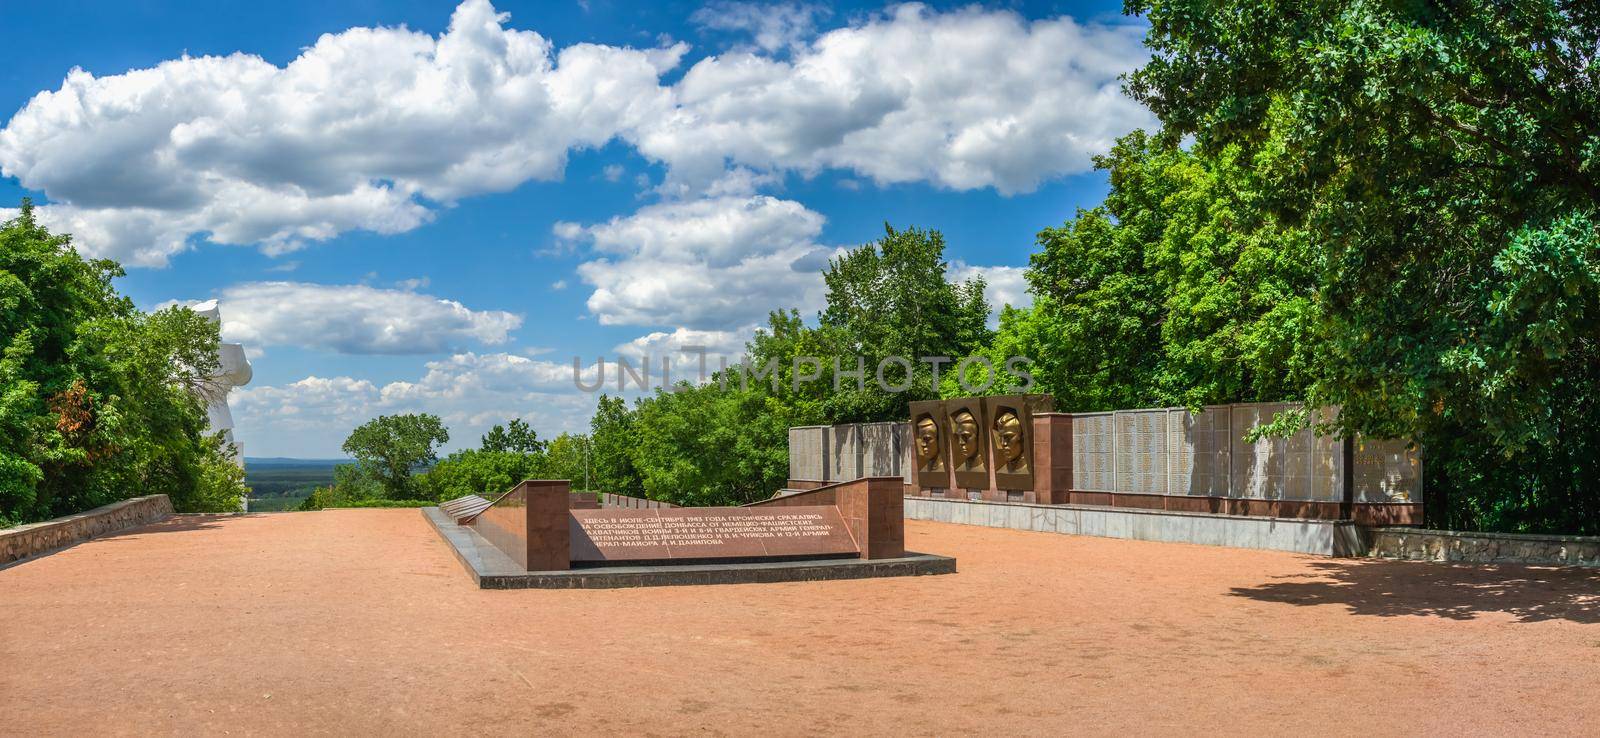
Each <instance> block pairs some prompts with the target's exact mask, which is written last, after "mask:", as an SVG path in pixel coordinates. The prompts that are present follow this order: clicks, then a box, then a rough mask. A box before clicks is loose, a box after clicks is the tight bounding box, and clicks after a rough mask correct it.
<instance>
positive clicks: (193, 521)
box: [0, 513, 249, 571]
mask: <svg viewBox="0 0 1600 738" xmlns="http://www.w3.org/2000/svg"><path fill="white" fill-rule="evenodd" d="M248 515H249V513H243V514H240V513H223V514H218V515H174V516H172V517H169V518H167V519H166V520H158V521H156V522H154V523H146V524H145V525H137V526H134V527H132V528H124V529H122V530H118V531H113V532H111V533H104V534H101V535H98V536H95V537H93V538H89V539H86V540H82V541H77V542H74V543H69V544H67V545H65V546H61V547H58V548H52V549H48V550H45V551H40V552H38V553H36V554H33V555H32V556H29V557H27V558H24V559H18V560H16V561H9V562H6V563H4V564H0V571H4V570H6V569H10V568H12V567H15V566H21V565H23V564H26V563H29V562H32V561H38V560H40V559H43V558H46V557H49V556H54V555H56V554H58V553H61V552H62V551H70V550H72V549H74V548H77V547H79V546H82V545H85V544H90V543H96V542H101V541H118V539H122V538H128V537H130V536H142V535H149V534H151V533H182V532H185V531H195V530H208V529H211V528H215V527H217V525H218V523H220V522H221V519H222V518H225V517H244V516H248Z"/></svg>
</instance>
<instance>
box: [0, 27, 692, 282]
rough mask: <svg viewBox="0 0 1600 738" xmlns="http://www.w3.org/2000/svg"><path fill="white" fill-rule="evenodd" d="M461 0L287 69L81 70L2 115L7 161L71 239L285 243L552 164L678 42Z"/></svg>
mask: <svg viewBox="0 0 1600 738" xmlns="http://www.w3.org/2000/svg"><path fill="white" fill-rule="evenodd" d="M506 18H507V16H506V15H504V14H501V13H498V12H497V11H496V10H495V9H494V8H493V7H492V6H491V5H490V4H489V2H488V0H466V2H463V3H462V4H461V5H460V6H459V7H457V8H456V10H455V13H454V14H453V15H452V16H451V20H450V27H449V30H448V31H446V32H445V33H444V34H442V35H441V36H439V37H437V38H435V37H433V36H430V35H428V34H424V33H418V32H415V31H411V30H408V29H405V28H352V29H349V30H347V31H344V32H341V33H331V34H325V35H323V36H322V37H321V38H319V39H318V40H317V42H316V43H315V44H313V45H312V46H311V47H309V48H307V49H306V50H305V51H304V52H302V53H301V54H300V56H298V57H297V58H295V59H294V60H293V61H291V62H290V63H289V64H288V65H287V66H285V67H281V68H280V67H277V66H275V65H273V64H271V63H268V62H267V61H265V60H263V59H262V58H260V57H258V56H254V55H248V54H233V55H231V56H226V57H211V56H208V57H187V56H186V57H183V58H180V59H175V60H171V61H167V62H163V63H161V64H159V65H157V66H156V67H154V68H150V69H138V70H133V71H130V72H127V73H125V74H118V75H110V76H104V77H96V76H95V75H93V74H90V73H89V72H86V71H83V70H81V69H74V70H72V71H71V72H70V73H69V74H68V75H67V77H66V79H65V81H63V83H62V85H61V87H60V89H58V90H55V91H47V92H41V93H39V94H38V95H36V96H35V97H34V98H33V99H32V100H30V101H29V102H28V104H27V105H26V106H25V107H24V108H23V109H22V110H21V111H19V112H18V113H17V114H16V115H15V116H14V117H13V118H12V119H11V121H10V123H9V124H7V126H6V127H5V129H4V130H0V172H4V174H5V175H7V176H12V177H16V178H17V179H18V180H19V181H20V182H21V184H22V185H23V186H24V187H27V188H29V189H34V190H41V191H43V192H45V193H46V195H47V196H48V197H49V198H50V200H51V203H52V204H50V205H48V206H46V207H44V208H42V209H41V210H42V219H43V220H44V221H45V222H46V223H47V224H49V225H51V226H53V227H56V228H61V229H64V230H69V231H71V232H72V233H74V234H75V235H76V236H77V241H78V244H79V246H80V248H84V249H85V250H87V251H89V252H90V253H94V254H97V255H104V256H112V257H116V258H119V259H122V260H124V261H127V262H130V263H134V264H141V265H159V264H163V263H165V262H166V260H167V259H168V258H169V257H170V256H171V255H173V254H175V253H177V252H180V251H183V250H184V249H185V248H187V245H188V244H189V242H190V240H191V239H192V238H193V237H195V236H197V235H204V236H205V237H207V238H209V239H210V240H211V241H214V242H217V243H229V244H260V245H262V246H263V247H264V248H265V249H266V250H267V251H269V252H274V253H279V252H286V251H291V250H294V249H296V248H299V247H301V246H302V245H304V244H305V243H307V242H310V241H318V240H324V239H327V238H331V237H333V236H335V235H338V234H339V233H341V232H343V231H347V230H352V229H365V230H371V231H375V232H378V233H395V232H400V231H405V230H409V229H412V228H415V227H417V226H418V225H420V224H422V223H423V222H426V221H427V219H428V217H429V209H428V207H427V206H425V205H424V204H422V200H423V199H424V198H425V199H426V200H428V201H434V202H445V203H448V202H452V201H454V200H456V199H458V198H461V197H466V196H469V195H474V194H479V193H485V192H498V191H505V190H509V189H511V188H513V187H516V186H517V185H518V184H521V183H523V182H525V181H527V180H529V179H556V178H559V177H560V176H561V174H562V171H563V169H564V167H565V163H566V157H567V152H568V151H569V150H570V149H572V148H575V147H583V146H597V145H600V144H603V143H605V142H606V141H608V140H610V139H611V138H613V137H614V136H615V135H616V134H617V133H618V132H619V131H620V130H622V129H624V128H629V127H632V126H635V125H638V124H639V123H640V122H642V121H643V120H644V119H646V118H649V117H654V116H656V115H659V114H661V112H662V111H663V110H665V107H664V106H665V105H666V104H667V99H666V97H667V94H666V91H665V90H664V89H663V88H661V87H660V85H659V78H660V75H661V74H662V73H663V72H664V71H666V70H668V69H670V68H672V67H674V66H675V65H676V64H677V63H678V59H679V57H680V56H681V55H682V54H683V52H684V51H685V50H686V47H684V46H681V45H679V46H673V47H670V48H661V49H649V50H636V49H629V48H619V47H611V46H600V45H594V44H576V45H573V46H569V47H566V48H565V49H562V50H560V51H559V52H558V51H557V50H556V49H555V48H554V47H553V45H552V44H551V43H550V42H549V41H548V40H547V39H545V38H544V37H543V36H540V35H539V34H537V33H534V32H532V31H518V30H512V29H508V28H506V27H505V26H504V23H505V22H506Z"/></svg>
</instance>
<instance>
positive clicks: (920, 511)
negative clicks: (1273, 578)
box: [905, 497, 1366, 556]
mask: <svg viewBox="0 0 1600 738" xmlns="http://www.w3.org/2000/svg"><path fill="white" fill-rule="evenodd" d="M905 510H906V518H907V519H908V520H932V521H935V522H940V523H958V524H964V525H983V526H988V527H991V528H1010V529H1013V530H1031V531H1038V532H1042V533H1066V534H1069V535H1083V536H1100V537H1103V538H1124V539H1129V540H1138V541H1160V542H1164V543H1194V544H1199V545H1204V546H1230V547H1233V548H1254V549H1264V550H1271V551H1289V552H1293V553H1304V554H1317V555H1321V556H1361V555H1364V554H1365V552H1366V546H1365V545H1364V544H1363V541H1362V536H1361V530H1360V528H1358V527H1357V526H1356V525H1355V524H1354V523H1351V522H1349V521H1337V520H1301V519H1297V518H1263V517H1255V516H1242V515H1211V514H1207V513H1186V512H1173V511H1168V510H1141V509H1137V508H1109V507H1096V506H1092V505H1034V504H1028V503H1020V502H984V501H978V500H958V499H940V498H928V497H907V498H905Z"/></svg>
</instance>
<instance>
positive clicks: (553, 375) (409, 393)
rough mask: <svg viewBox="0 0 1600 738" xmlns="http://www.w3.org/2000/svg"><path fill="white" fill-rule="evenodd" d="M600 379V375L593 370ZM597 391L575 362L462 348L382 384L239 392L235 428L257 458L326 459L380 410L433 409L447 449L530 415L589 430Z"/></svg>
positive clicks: (554, 430)
mask: <svg viewBox="0 0 1600 738" xmlns="http://www.w3.org/2000/svg"><path fill="white" fill-rule="evenodd" d="M584 376H585V378H586V379H590V380H592V378H593V374H592V372H590V371H587V370H586V372H585V375H584ZM594 403H595V395H593V394H590V393H583V392H579V391H578V390H577V389H576V388H575V387H574V386H573V380H572V365H571V364H570V363H567V364H561V363H558V362H553V361H546V360H541V359H531V358H528V357H526V356H520V355H517V354H511V353H485V354H478V353H470V352H469V353H461V354H456V355H453V356H451V357H449V358H446V359H441V360H438V361H430V362H428V363H427V365H426V367H425V369H424V373H423V375H422V376H421V377H419V378H418V379H417V380H416V381H395V382H389V383H387V384H384V385H382V386H379V385H376V384H374V383H372V382H370V381H368V380H365V379H356V378H351V377H344V376H341V377H317V376H310V377H306V378H304V379H301V380H299V381H295V382H289V383H286V384H281V385H267V386H247V387H243V388H240V389H238V390H235V391H234V392H233V394H232V395H231V404H232V406H233V410H234V417H235V425H236V429H235V433H236V434H237V435H238V437H239V438H240V440H241V441H242V442H243V443H244V446H245V447H246V448H247V449H249V450H250V453H251V455H270V456H321V455H326V454H327V453H328V449H335V448H338V447H339V445H340V444H341V443H343V441H344V438H345V436H347V435H349V433H350V431H351V430H352V429H354V428H355V427H356V426H358V425H360V424H362V423H365V422H366V421H368V420H371V419H372V418H375V417H377V416H379V415H394V414H398V413H433V414H435V415H438V416H439V417H440V419H441V420H443V421H444V423H445V426H446V427H448V428H449V430H450V443H449V444H448V445H447V447H446V448H447V449H456V448H471V447H476V446H477V445H478V439H479V437H481V436H482V435H483V433H484V432H486V431H487V430H488V429H489V427H490V426H492V425H494V424H496V423H504V422H506V421H507V420H510V419H511V418H522V419H524V420H527V421H528V422H529V423H530V424H531V425H533V427H534V428H535V429H536V430H537V431H538V432H539V435H540V436H543V437H553V436H555V435H556V434H559V433H561V432H582V431H584V430H585V429H586V428H587V427H588V422H589V418H590V416H592V415H593V413H594Z"/></svg>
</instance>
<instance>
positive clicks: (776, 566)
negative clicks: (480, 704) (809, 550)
mask: <svg viewBox="0 0 1600 738" xmlns="http://www.w3.org/2000/svg"><path fill="white" fill-rule="evenodd" d="M422 515H423V517H425V518H427V520H428V523H429V524H430V525H432V526H433V529H434V530H436V531H438V532H439V535H440V536H441V537H443V538H444V540H445V542H446V543H448V544H449V545H450V550H451V552H452V553H454V554H455V556H456V560H458V561H460V562H461V565H462V566H463V567H465V568H466V570H467V573H468V574H471V575H472V579H473V581H475V582H477V583H478V587H479V588H481V589H615V588H619V587H661V586H674V585H687V584H755V583H763V582H811V581H819V580H831V579H865V578H869V577H908V576H923V575H929V574H954V573H956V560H955V559H952V558H949V557H947V556H934V555H931V554H912V553H908V554H907V555H905V556H904V557H901V558H894V559H831V560H813V561H772V562H758V563H748V564H693V565H663V566H626V567H622V566H615V567H613V566H607V567H596V568H588V569H570V570H567V571H544V572H529V571H525V570H523V569H522V567H520V566H518V565H517V563H516V562H515V561H512V560H511V558H510V557H508V556H506V555H505V554H504V553H502V552H501V551H500V549H498V548H495V547H494V545H492V544H490V543H489V542H488V541H487V540H484V538H483V536H481V535H479V534H478V532H477V531H475V530H473V529H472V528H471V527H470V526H464V525H455V524H454V523H453V522H452V521H451V520H450V519H449V516H447V515H445V514H444V513H443V512H440V511H439V508H436V507H425V508H422Z"/></svg>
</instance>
